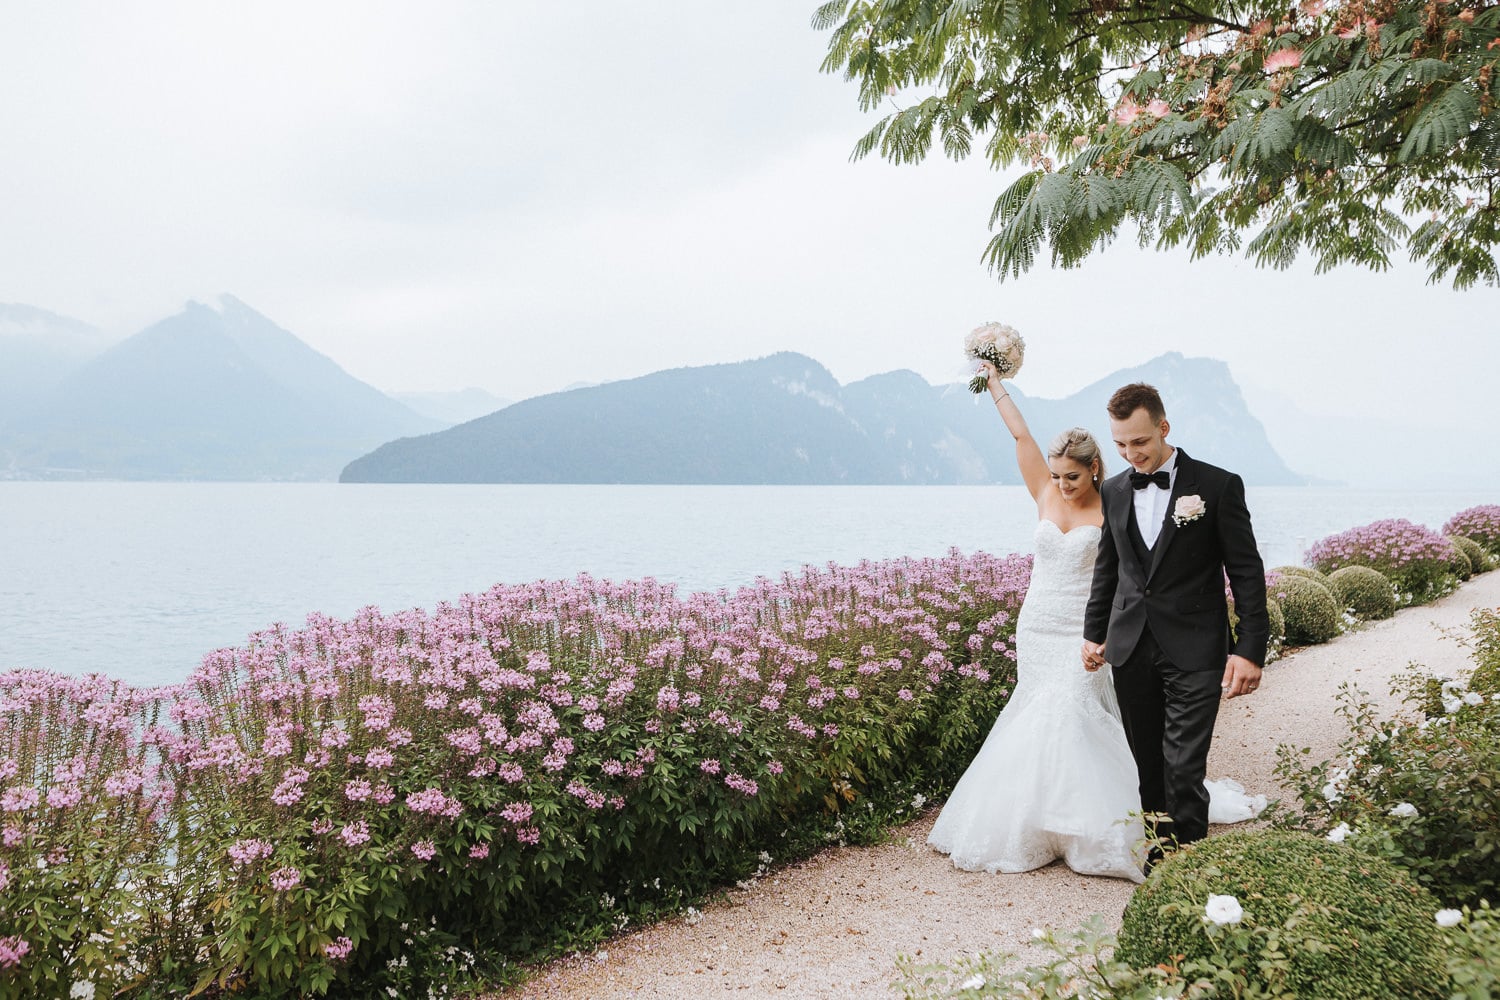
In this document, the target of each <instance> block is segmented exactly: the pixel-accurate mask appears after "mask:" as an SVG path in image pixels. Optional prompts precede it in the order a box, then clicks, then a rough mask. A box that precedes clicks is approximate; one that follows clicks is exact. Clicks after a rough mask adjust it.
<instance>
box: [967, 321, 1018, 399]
mask: <svg viewBox="0 0 1500 1000" xmlns="http://www.w3.org/2000/svg"><path fill="white" fill-rule="evenodd" d="M964 354H965V355H966V356H967V357H970V358H972V359H974V360H975V361H988V362H989V363H990V364H992V365H994V366H995V371H996V372H998V373H999V374H1000V377H1001V378H1014V377H1015V374H1016V372H1018V371H1020V370H1021V361H1022V360H1023V359H1024V358H1025V357H1026V342H1025V341H1024V340H1022V339H1021V335H1020V334H1019V333H1017V332H1016V331H1015V330H1014V329H1012V328H1011V327H1008V326H1006V325H1005V324H1004V323H986V324H984V325H983V326H976V327H975V328H974V329H973V331H971V332H970V333H969V335H968V336H967V337H965V338H964ZM988 385H989V381H988V380H987V379H986V378H985V376H984V373H983V372H979V373H978V374H976V375H975V376H974V377H973V378H971V379H969V391H970V392H972V393H981V392H984V390H985V388H986V387H987V386H988Z"/></svg>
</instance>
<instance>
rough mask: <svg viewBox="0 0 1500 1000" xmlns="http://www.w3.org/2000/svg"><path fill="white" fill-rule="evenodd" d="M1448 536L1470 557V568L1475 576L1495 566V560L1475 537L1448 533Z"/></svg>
mask: <svg viewBox="0 0 1500 1000" xmlns="http://www.w3.org/2000/svg"><path fill="white" fill-rule="evenodd" d="M1447 538H1448V541H1450V542H1452V543H1453V546H1454V548H1456V549H1458V550H1459V551H1460V552H1462V553H1463V554H1464V555H1465V556H1467V557H1468V559H1469V568H1470V570H1471V571H1472V572H1473V574H1474V575H1475V576H1478V575H1479V574H1480V573H1488V572H1489V571H1490V570H1492V569H1494V568H1495V561H1494V560H1493V559H1491V558H1490V554H1489V553H1488V552H1486V551H1485V550H1484V546H1482V545H1480V544H1479V543H1478V542H1476V541H1474V539H1472V538H1467V537H1465V536H1463V535H1448V536H1447Z"/></svg>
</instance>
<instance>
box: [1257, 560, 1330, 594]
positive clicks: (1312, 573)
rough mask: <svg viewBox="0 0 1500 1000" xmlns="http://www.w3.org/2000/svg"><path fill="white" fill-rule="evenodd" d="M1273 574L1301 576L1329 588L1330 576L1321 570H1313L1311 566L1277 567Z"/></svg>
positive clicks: (1272, 571)
mask: <svg viewBox="0 0 1500 1000" xmlns="http://www.w3.org/2000/svg"><path fill="white" fill-rule="evenodd" d="M1271 573H1274V574H1278V575H1280V576H1300V577H1302V578H1303V579H1306V580H1312V581H1314V582H1316V583H1321V584H1322V585H1323V586H1325V587H1328V586H1329V584H1328V576H1327V575H1326V574H1325V573H1322V572H1320V571H1319V570H1315V569H1313V568H1312V567H1311V566H1277V567H1276V568H1275V569H1273V570H1271ZM1330 589H1332V588H1330Z"/></svg>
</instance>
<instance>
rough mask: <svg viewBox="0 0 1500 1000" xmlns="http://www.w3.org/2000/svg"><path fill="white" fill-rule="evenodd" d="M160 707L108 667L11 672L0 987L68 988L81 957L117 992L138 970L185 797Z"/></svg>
mask: <svg viewBox="0 0 1500 1000" xmlns="http://www.w3.org/2000/svg"><path fill="white" fill-rule="evenodd" d="M159 708H160V705H159V703H158V702H157V701H156V700H155V699H153V698H152V697H151V696H149V695H147V694H142V693H141V692H137V691H134V690H132V689H131V688H129V687H128V686H127V685H125V684H122V683H120V682H119V681H112V680H109V679H108V678H105V677H102V676H99V675H90V676H87V677H82V678H75V677H63V676H58V675H53V674H47V673H44V672H41V671H32V670H27V671H12V672H9V673H6V674H3V675H0V994H3V995H6V996H38V997H42V996H50V995H54V994H57V995H65V994H66V992H67V991H68V989H69V985H70V984H69V978H68V975H67V970H68V968H69V967H70V966H72V967H78V966H82V967H84V968H88V969H97V970H99V971H98V974H97V975H92V976H91V977H90V978H91V979H93V981H94V982H95V984H96V986H98V987H103V988H104V990H103V992H104V993H105V994H106V995H107V994H108V993H112V992H113V990H114V988H115V987H117V986H121V985H123V984H124V983H126V982H127V981H128V980H130V979H132V978H133V975H132V974H130V973H129V971H128V970H129V969H130V968H131V967H132V965H133V964H134V953H135V948H136V943H137V941H138V940H139V939H140V938H142V937H144V936H146V935H148V934H149V933H150V924H151V921H152V917H153V914H152V913H151V912H150V908H149V905H148V901H147V899H146V898H144V897H143V896H142V895H141V894H139V893H138V892H137V891H136V890H137V889H138V888H140V887H141V886H144V885H146V884H148V883H150V882H152V881H157V880H160V879H161V878H162V877H163V876H164V874H165V865H164V862H165V858H166V854H165V851H164V846H165V845H164V840H163V837H162V828H161V820H162V817H163V815H164V813H165V810H167V809H168V808H169V804H170V803H171V801H172V799H173V789H172V787H171V785H170V783H169V782H167V781H165V780H164V778H163V775H162V773H161V772H160V770H159V768H158V767H157V764H156V757H155V755H154V754H153V753H152V749H151V737H150V730H151V727H152V725H153V724H154V722H155V720H156V717H157V714H158V711H159Z"/></svg>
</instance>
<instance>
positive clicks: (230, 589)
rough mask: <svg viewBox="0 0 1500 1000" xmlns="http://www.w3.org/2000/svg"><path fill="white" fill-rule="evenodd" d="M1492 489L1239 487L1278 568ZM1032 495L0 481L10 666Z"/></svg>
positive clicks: (916, 534) (1437, 520)
mask: <svg viewBox="0 0 1500 1000" xmlns="http://www.w3.org/2000/svg"><path fill="white" fill-rule="evenodd" d="M1496 499H1497V498H1496V497H1495V496H1493V495H1490V494H1477V493H1476V494H1467V493H1440V492H1431V493H1411V492H1397V491H1373V490H1351V489H1323V488H1304V487H1263V488H1252V489H1251V490H1250V491H1249V501H1250V508H1251V514H1252V517H1253V519H1254V523H1255V528H1256V534H1257V537H1258V539H1259V541H1260V545H1261V554H1262V555H1263V556H1264V557H1265V560H1266V565H1267V566H1274V565H1280V564H1283V563H1288V562H1297V561H1300V557H1301V553H1302V550H1303V549H1305V548H1306V546H1307V545H1309V544H1311V543H1312V542H1314V541H1316V540H1317V539H1319V538H1321V537H1323V536H1324V535H1328V534H1331V533H1333V532H1335V531H1341V530H1343V529H1344V528H1348V527H1352V526H1354V525H1356V524H1364V523H1366V522H1369V521H1372V520H1375V519H1377V518H1382V517H1406V518H1409V519H1411V520H1413V521H1417V522H1419V523H1425V524H1428V525H1430V526H1432V527H1441V525H1442V523H1443V522H1444V521H1445V520H1446V519H1447V518H1448V517H1449V516H1450V515H1452V514H1453V513H1454V512H1455V511H1458V510H1462V509H1463V508H1465V507H1470V506H1473V505H1475V504H1480V503H1493V502H1495V501H1496ZM1035 521H1036V513H1035V508H1034V507H1033V506H1032V503H1031V500H1030V498H1029V497H1028V496H1027V495H1026V492H1025V489H1024V488H1023V487H1020V486H909V487H907V486H532V485H505V486H427V485H422V486H408V485H339V484H334V483H305V484H304V483H298V484H283V483H264V484H263V483H51V482H0V669H4V668H10V667H23V666H25V667H42V668H47V669H52V670H60V671H65V672H68V673H83V672H86V671H91V670H98V671H103V672H105V673H108V674H110V675H112V676H115V677H119V678H122V679H125V680H128V681H131V682H133V683H137V684H160V683H167V682H172V681H178V680H181V679H183V678H185V677H186V676H187V675H188V673H189V672H190V671H191V670H192V669H193V668H194V667H195V666H196V665H197V663H198V661H199V660H200V659H201V658H202V656H203V654H204V653H206V652H209V651H211V650H213V649H216V648H218V647H221V646H232V645H239V644H241V643H242V642H243V641H244V639H245V637H246V636H247V635H248V634H249V633H250V632H252V631H254V630H256V629H259V628H263V627H265V626H266V625H269V624H271V623H272V622H277V621H282V622H287V623H289V624H294V625H295V624H300V623H301V622H302V620H303V619H304V618H305V616H306V615H307V614H308V613H309V612H312V611H321V612H324V613H327V614H330V615H334V616H336V617H344V616H347V615H349V614H351V613H353V612H354V611H356V610H358V609H359V608H361V607H363V606H365V605H369V604H374V605H378V606H380V607H382V608H385V609H387V610H396V609H399V608H408V607H431V606H432V605H434V604H436V603H437V602H438V601H443V600H452V599H454V598H456V597H458V596H459V595H460V594H463V593H466V592H472V591H477V590H484V589H486V588H488V587H489V586H491V585H492V584H495V583H500V582H507V583H516V582H522V581H527V580H536V579H565V578H570V577H573V576H575V575H577V574H578V573H580V572H588V573H591V574H593V575H595V576H598V577H605V578H611V579H633V578H639V577H645V576H654V577H656V578H657V579H659V580H666V581H673V582H676V583H677V584H678V585H679V589H680V590H682V591H688V590H711V589H716V588H719V587H734V586H737V585H739V584H744V583H748V582H750V581H751V580H753V579H754V578H755V577H757V576H772V577H774V576H777V575H779V574H780V573H782V572H784V571H787V570H795V569H798V568H799V567H801V566H803V565H805V564H807V563H813V564H822V563H826V562H829V561H833V562H840V563H849V562H857V561H858V560H860V559H880V558H887V557H892V556H903V555H915V556H928V555H941V554H942V553H944V552H946V551H947V550H948V549H949V548H950V547H955V546H956V547H958V548H960V549H963V550H964V551H972V550H975V549H984V550H987V551H989V552H994V553H998V554H1004V553H1007V552H1025V551H1029V550H1030V548H1031V533H1032V531H1033V530H1034V527H1035Z"/></svg>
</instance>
